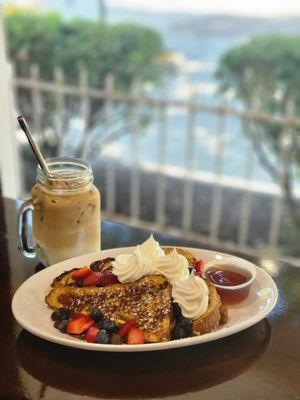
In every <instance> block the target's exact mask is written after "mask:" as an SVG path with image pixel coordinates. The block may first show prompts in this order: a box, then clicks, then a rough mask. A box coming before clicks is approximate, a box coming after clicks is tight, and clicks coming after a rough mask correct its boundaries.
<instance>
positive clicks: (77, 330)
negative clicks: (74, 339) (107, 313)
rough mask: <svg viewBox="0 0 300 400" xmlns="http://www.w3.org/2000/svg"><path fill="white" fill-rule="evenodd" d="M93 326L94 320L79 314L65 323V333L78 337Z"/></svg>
mask: <svg viewBox="0 0 300 400" xmlns="http://www.w3.org/2000/svg"><path fill="white" fill-rule="evenodd" d="M93 324H94V320H93V319H92V318H91V317H89V316H87V315H85V314H79V315H78V316H77V317H76V318H74V319H72V320H71V321H69V322H68V323H67V329H66V332H67V333H73V334H77V335H80V334H81V333H83V332H85V331H87V330H88V329H89V328H90V327H91V326H92V325H93Z"/></svg>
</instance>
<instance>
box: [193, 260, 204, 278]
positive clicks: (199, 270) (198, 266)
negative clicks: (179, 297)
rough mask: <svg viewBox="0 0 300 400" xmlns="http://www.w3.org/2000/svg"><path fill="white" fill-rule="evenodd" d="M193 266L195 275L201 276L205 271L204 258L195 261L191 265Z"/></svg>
mask: <svg viewBox="0 0 300 400" xmlns="http://www.w3.org/2000/svg"><path fill="white" fill-rule="evenodd" d="M193 268H194V269H195V271H196V272H195V275H197V276H201V277H202V278H203V277H204V273H205V261H204V260H198V261H196V262H195V264H194V265H193Z"/></svg>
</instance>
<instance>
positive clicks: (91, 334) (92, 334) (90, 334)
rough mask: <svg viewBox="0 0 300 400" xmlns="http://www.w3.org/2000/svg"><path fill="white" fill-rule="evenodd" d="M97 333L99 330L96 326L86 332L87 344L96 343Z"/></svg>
mask: <svg viewBox="0 0 300 400" xmlns="http://www.w3.org/2000/svg"><path fill="white" fill-rule="evenodd" d="M98 332H100V329H99V328H97V327H96V326H91V327H90V328H89V329H88V330H87V332H86V335H85V340H86V341H87V342H88V343H96V336H97V334H98Z"/></svg>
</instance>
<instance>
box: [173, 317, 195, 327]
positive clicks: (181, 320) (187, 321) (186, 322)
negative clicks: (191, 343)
mask: <svg viewBox="0 0 300 400" xmlns="http://www.w3.org/2000/svg"><path fill="white" fill-rule="evenodd" d="M176 325H181V326H184V327H185V328H186V329H190V330H191V329H192V327H193V320H192V319H191V318H186V317H184V316H181V317H180V318H179V320H178V321H177V324H176Z"/></svg>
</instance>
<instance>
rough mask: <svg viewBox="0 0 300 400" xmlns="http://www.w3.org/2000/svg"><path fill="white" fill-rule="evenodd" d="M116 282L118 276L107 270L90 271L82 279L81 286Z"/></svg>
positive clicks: (104, 284)
mask: <svg viewBox="0 0 300 400" xmlns="http://www.w3.org/2000/svg"><path fill="white" fill-rule="evenodd" d="M118 282H119V281H118V278H117V277H116V276H115V275H113V274H112V273H111V272H109V271H103V272H93V271H92V273H91V274H90V275H88V276H87V277H86V278H85V279H84V280H83V286H108V285H113V284H115V283H118Z"/></svg>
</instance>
